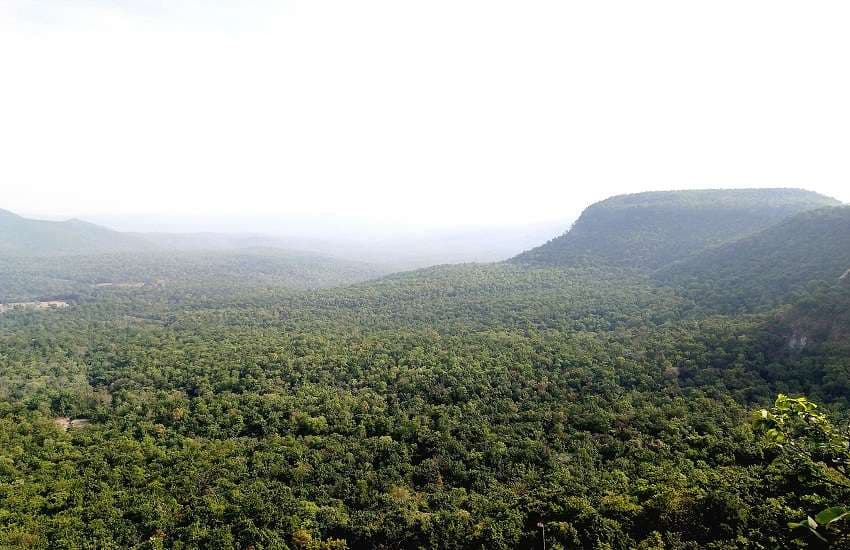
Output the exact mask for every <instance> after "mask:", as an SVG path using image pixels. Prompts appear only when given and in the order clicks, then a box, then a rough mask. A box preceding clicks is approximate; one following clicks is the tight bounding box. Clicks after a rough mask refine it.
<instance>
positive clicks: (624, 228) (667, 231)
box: [510, 189, 841, 270]
mask: <svg viewBox="0 0 850 550" xmlns="http://www.w3.org/2000/svg"><path fill="white" fill-rule="evenodd" d="M840 204H841V203H840V202H838V201H836V200H835V199H832V198H829V197H826V196H823V195H820V194H818V193H814V192H811V191H805V190H802V189H734V190H723V189H712V190H698V191H660V192H647V193H637V194H633V195H619V196H616V197H612V198H609V199H606V200H604V201H601V202H598V203H596V204H593V205H591V206H590V207H588V208H587V209H586V210H585V211H584V212H583V213H582V215H581V217H579V219H578V221H576V223H575V224H574V225H573V227H572V229H570V230H569V231H568V232H567V233H565V234H564V235H561V236H560V237H557V238H555V239H553V240H551V241H549V242H548V243H546V244H544V245H542V246H539V247H537V248H534V249H532V250H529V251H527V252H523V253H522V254H520V255H518V256H516V257H514V258H513V259H512V260H510V261H512V262H514V263H519V264H525V265H538V266H547V265H551V266H578V265H597V266H599V265H607V266H614V267H625V268H640V269H648V270H656V269H659V268H661V267H664V266H666V265H668V264H671V263H673V262H676V261H678V260H682V259H685V258H688V257H690V256H693V255H695V254H697V253H699V252H701V251H703V250H705V249H707V248H709V247H713V246H717V245H721V244H723V243H726V242H730V241H734V240H737V239H741V238H744V237H747V236H749V235H752V234H755V233H757V232H759V231H761V230H763V229H766V228H768V227H770V226H772V225H775V224H777V223H779V222H781V221H783V220H785V219H787V218H789V217H791V216H793V215H795V214H799V213H801V212H805V211H808V210H813V209H817V208H821V207H826V206H837V205H840Z"/></svg>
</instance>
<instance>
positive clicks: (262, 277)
mask: <svg viewBox="0 0 850 550" xmlns="http://www.w3.org/2000/svg"><path fill="white" fill-rule="evenodd" d="M836 204H837V203H835V202H834V201H832V200H831V199H827V198H825V197H822V196H819V195H815V194H813V193H807V192H802V191H794V190H791V191H788V190H767V191H748V192H739V191H738V192H736V191H712V192H675V193H648V194H641V195H634V196H626V197H616V198H614V199H609V200H608V201H604V202H602V203H599V204H597V205H594V206H592V207H590V208H589V209H588V210H587V212H586V213H585V215H583V216H582V218H581V219H580V220H579V221H578V222H577V223H576V225H575V227H574V228H573V229H572V230H571V231H570V232H569V233H567V234H566V235H565V236H562V237H559V238H557V239H555V240H553V241H551V242H549V243H547V244H544V245H542V246H541V247H539V248H538V249H535V250H532V251H529V252H527V253H524V254H522V255H520V256H518V257H517V258H515V259H514V260H512V261H508V262H504V263H493V264H464V265H447V266H435V267H431V268H427V269H422V270H418V271H412V272H406V273H397V274H391V275H387V274H384V273H381V272H380V270H376V269H375V268H372V267H370V266H368V265H365V264H357V263H353V262H339V261H336V260H328V259H325V258H319V257H313V256H309V255H307V256H304V255H293V254H289V253H283V252H281V251H271V250H267V249H253V250H244V251H239V252H234V251H214V252H202V251H195V252H191V253H189V252H179V253H178V252H174V251H171V252H161V251H149V252H145V253H134V254H132V255H130V254H121V253H110V254H96V255H92V254H85V255H70V256H60V257H50V258H39V257H32V256H27V255H15V256H11V255H10V256H8V257H7V258H5V259H4V260H3V262H2V264H0V301H4V302H16V303H19V302H20V303H26V302H30V301H36V302H37V301H44V300H57V299H58V300H63V301H64V302H66V303H67V304H68V307H64V308H61V309H60V308H49V309H35V308H30V307H17V308H14V309H10V310H8V311H5V312H2V313H0V547H2V548H127V547H130V548H222V549H229V548H245V549H248V548H252V549H255V550H259V549H273V548H280V549H286V548H292V549H343V548H350V549H391V548H481V549H484V548H487V549H498V548H504V549H508V548H543V547H544V545H545V548H552V549H558V548H560V549H567V548H611V549H614V548H618V549H619V548H641V549H647V550H648V549H662V548H664V549H697V548H714V549H732V548H753V549H755V548H805V547H829V546H831V547H834V548H841V547H850V529H847V528H846V527H845V526H844V525H843V518H844V515H843V514H845V513H846V512H847V511H846V510H844V509H843V508H841V507H842V506H844V505H850V480H848V479H847V478H846V477H845V471H844V467H845V465H850V462H848V460H850V456H848V452H847V446H846V443H847V441H848V439H847V437H846V435H847V434H846V430H844V428H842V426H846V425H847V420H848V415H847V413H848V407H850V376H848V375H850V345H849V344H848V336H850V314H848V312H850V277H848V276H844V275H845V273H846V272H847V270H848V269H850V257H848V255H847V251H848V250H850V231H848V230H847V227H848V225H847V221H848V219H850V218H848V210H847V208H844V207H840V206H836ZM842 276H844V277H842ZM786 396H788V397H786ZM803 396H805V399H802V397H803ZM798 398H800V399H798ZM815 405H819V407H817V408H816V407H815Z"/></svg>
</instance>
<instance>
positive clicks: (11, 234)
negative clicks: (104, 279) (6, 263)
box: [0, 210, 156, 256]
mask: <svg viewBox="0 0 850 550" xmlns="http://www.w3.org/2000/svg"><path fill="white" fill-rule="evenodd" d="M154 248H156V247H155V246H154V245H153V244H151V243H149V242H146V241H145V240H144V239H140V238H138V237H134V236H132V235H126V234H124V233H119V232H118V231H112V230H111V229H107V228H105V227H101V226H99V225H94V224H91V223H88V222H84V221H80V220H68V221H63V222H56V221H44V220H32V219H28V218H23V217H21V216H18V215H17V214H14V213H12V212H9V211H7V210H0V254H4V255H27V256H57V255H75V254H101V253H108V252H137V251H145V250H152V249H154Z"/></svg>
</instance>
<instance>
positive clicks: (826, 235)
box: [657, 206, 850, 311]
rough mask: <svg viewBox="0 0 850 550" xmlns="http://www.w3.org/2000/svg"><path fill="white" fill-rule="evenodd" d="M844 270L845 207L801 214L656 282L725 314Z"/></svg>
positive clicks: (849, 225) (783, 296) (849, 237)
mask: <svg viewBox="0 0 850 550" xmlns="http://www.w3.org/2000/svg"><path fill="white" fill-rule="evenodd" d="M848 269H850V207H847V206H843V207H835V208H825V209H819V210H815V211H811V212H805V213H803V214H799V215H797V216H794V217H793V218H791V219H788V220H785V221H783V222H781V223H779V224H777V225H775V226H773V227H770V228H768V229H766V230H764V231H762V232H760V233H758V234H756V235H753V236H751V237H748V238H744V239H741V240H738V241H735V242H731V243H728V244H725V245H722V246H719V247H716V248H713V249H710V250H706V251H704V252H702V253H701V254H699V255H697V256H695V257H693V258H690V259H688V260H685V261H683V262H680V263H677V264H675V265H672V266H670V267H668V268H666V269H664V270H662V271H661V272H660V273H658V274H657V278H658V279H659V280H660V281H662V282H664V283H666V284H671V285H675V286H677V287H680V288H682V289H683V290H684V292H685V294H686V295H688V296H689V297H692V298H693V299H695V300H697V301H698V302H700V303H702V304H706V305H710V306H712V307H717V308H722V309H723V310H726V311H737V310H744V311H749V310H753V309H756V308H763V307H772V306H777V305H779V304H781V303H784V302H786V301H787V300H788V297H789V295H790V294H792V293H794V292H799V291H801V290H803V289H805V287H806V286H807V285H808V284H809V283H811V282H813V281H825V282H829V283H835V282H837V281H838V279H839V277H841V276H842V275H844V274H845V273H846V272H847V271H848Z"/></svg>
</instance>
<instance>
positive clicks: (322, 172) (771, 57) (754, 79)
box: [0, 0, 850, 231]
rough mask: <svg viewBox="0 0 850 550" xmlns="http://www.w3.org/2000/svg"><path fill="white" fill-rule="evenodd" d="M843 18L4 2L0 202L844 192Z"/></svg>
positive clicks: (607, 8)
mask: <svg viewBox="0 0 850 550" xmlns="http://www.w3.org/2000/svg"><path fill="white" fill-rule="evenodd" d="M848 15H850V7H848V6H847V5H846V4H844V3H841V2H821V3H818V4H817V5H806V6H802V5H799V4H795V3H786V2H765V1H756V2H748V3H746V4H742V3H740V2H716V3H712V4H711V5H704V6H693V5H685V4H682V3H681V2H668V1H664V2H658V1H653V2H642V3H640V4H636V3H632V2H604V3H593V4H578V3H562V2H549V1H540V2H533V3H530V4H524V5H523V8H522V9H521V10H520V9H516V6H515V5H514V4H512V3H509V2H484V1H480V0H468V1H462V2H447V1H437V2H429V3H427V4H413V3H407V2H389V1H367V2H358V3H356V4H354V3H350V2H343V1H341V0H340V1H320V2H310V3H299V2H280V3H279V2H270V1H263V2H254V3H252V4H251V6H246V5H244V4H242V3H236V2H226V1H218V2H211V3H210V2H205V3H199V2H194V1H188V0H176V1H172V2H168V3H167V4H165V3H159V2H153V1H137V2H129V1H123V2H104V1H100V0H91V1H88V2H75V3H73V4H70V3H67V2H59V1H58V0H40V1H37V2H22V1H14V0H13V1H11V2H5V3H3V4H2V5H0V69H2V71H3V74H4V76H5V80H6V82H7V83H11V85H8V84H7V85H4V86H2V87H0V119H2V120H3V125H2V127H0V148H2V150H3V151H4V162H3V163H2V165H0V182H2V183H0V188H2V191H3V195H2V197H3V199H2V203H0V208H4V209H9V210H12V211H15V212H19V213H22V214H26V215H36V216H47V217H52V218H57V217H81V218H83V219H92V220H93V221H98V220H103V219H106V218H107V217H113V218H116V217H118V218H120V217H124V218H125V219H128V220H129V219H131V218H135V219H138V218H139V217H140V216H145V215H150V214H152V213H156V214H157V215H159V216H161V217H163V218H168V217H171V218H174V217H181V216H185V217H187V218H191V217H195V218H198V217H207V218H215V217H226V216H229V215H230V216H232V215H235V214H239V215H241V216H244V217H251V216H262V215H291V216H293V217H298V216H302V217H305V218H313V219H320V218H327V219H330V218H334V219H354V220H360V221H363V222H366V223H371V224H374V225H375V226H376V227H378V226H387V227H392V226H397V227H407V226H410V227H431V228H433V227H456V226H494V225H526V224H534V223H539V222H544V221H546V222H548V221H552V220H567V219H572V218H574V217H575V216H577V215H578V214H579V212H580V211H581V210H582V209H583V208H584V207H586V206H587V205H589V204H590V203H592V202H595V201H597V200H601V199H604V198H606V197H608V196H611V195H615V194H620V193H628V192H638V191H646V190H666V189H695V188H741V187H800V188H805V189H810V190H813V191H818V192H820V193H823V194H826V195H829V196H833V197H835V198H838V199H839V200H842V201H845V202H848V201H850V185H848V182H850V164H848V163H847V162H846V160H845V158H846V153H845V152H846V151H847V150H848V149H850V134H848V133H847V132H846V128H847V127H850V106H848V103H847V102H846V97H848V96H850V76H848V74H847V73H846V71H840V70H837V68H838V67H841V66H843V64H844V59H843V54H842V52H845V51H848V50H850V35H848V34H847V33H846V32H845V24H844V22H846V21H847V20H848ZM198 229H204V227H198ZM245 230H246V231H252V230H259V229H257V228H252V227H245Z"/></svg>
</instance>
